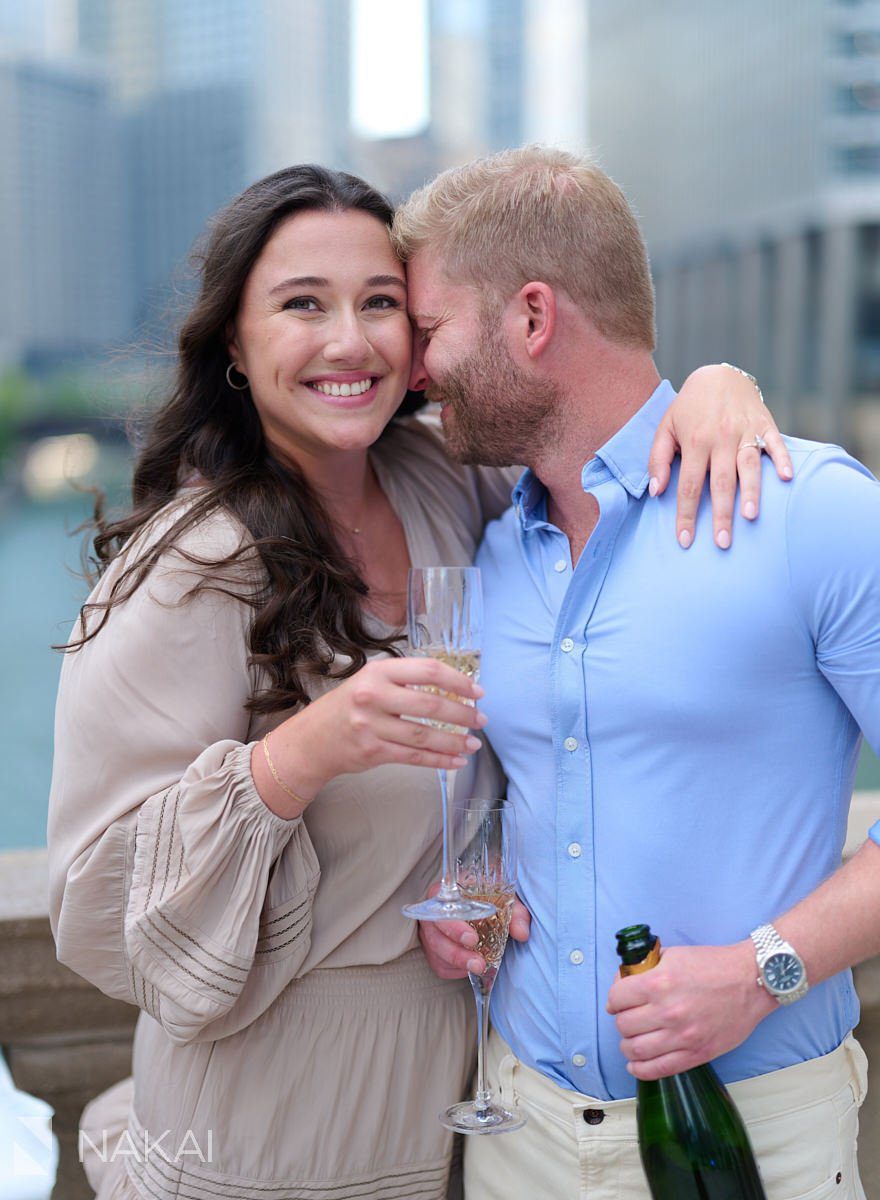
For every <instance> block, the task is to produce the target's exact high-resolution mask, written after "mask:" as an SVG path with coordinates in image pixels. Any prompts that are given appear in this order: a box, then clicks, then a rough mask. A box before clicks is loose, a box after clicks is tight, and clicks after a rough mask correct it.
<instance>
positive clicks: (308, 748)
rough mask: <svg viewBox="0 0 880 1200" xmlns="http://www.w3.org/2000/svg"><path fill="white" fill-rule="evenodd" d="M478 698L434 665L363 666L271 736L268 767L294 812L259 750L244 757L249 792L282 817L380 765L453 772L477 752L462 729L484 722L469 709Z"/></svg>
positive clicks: (474, 687)
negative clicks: (339, 779) (331, 785)
mask: <svg viewBox="0 0 880 1200" xmlns="http://www.w3.org/2000/svg"><path fill="white" fill-rule="evenodd" d="M482 695H483V689H482V688H481V687H480V686H479V684H477V683H475V682H474V681H473V680H471V679H469V678H468V677H467V676H466V675H463V674H462V673H461V672H460V671H456V670H453V668H452V667H450V666H447V665H446V664H445V663H442V662H438V661H436V660H435V659H430V658H390V659H379V660H376V661H374V662H370V663H367V665H366V666H365V667H363V668H362V669H361V670H360V671H358V672H357V674H356V675H353V676H352V677H351V679H346V680H344V681H343V682H342V683H340V684H339V685H338V687H335V688H333V689H332V690H331V691H329V692H327V693H326V694H325V695H323V696H321V697H320V698H319V699H317V700H315V701H314V702H313V703H312V704H310V705H308V707H307V708H304V709H303V710H302V711H301V712H298V713H297V714H296V715H295V716H293V717H290V718H288V720H286V721H284V722H283V723H282V724H281V725H279V726H278V727H277V729H275V730H274V731H273V733H272V734H271V753H272V763H273V765H274V767H275V769H276V771H277V772H278V775H279V777H280V779H281V780H282V781H283V783H284V784H285V785H286V786H287V787H288V788H289V789H290V790H291V791H293V792H295V793H296V795H297V796H299V797H301V798H302V801H303V804H302V806H301V807H300V811H299V812H297V811H295V809H296V805H295V803H294V802H293V801H291V799H290V797H289V794H287V795H286V794H285V792H284V790H282V788H281V787H279V785H278V784H277V783H276V781H275V780H274V779H273V777H272V774H271V773H270V770H269V767H268V764H267V763H266V761H265V756H264V754H263V751H262V749H261V747H260V746H259V745H257V746H256V747H255V751H254V755H253V758H252V769H253V773H254V779H255V782H256V785H257V789H258V791H259V792H260V795H261V796H262V797H263V800H264V801H265V802H266V804H267V805H268V806H269V808H271V809H272V810H273V812H275V813H277V814H278V815H279V816H282V817H288V818H290V817H295V816H299V815H300V812H302V811H303V809H304V808H305V806H306V804H308V803H309V802H310V801H311V800H312V799H313V798H314V796H316V795H317V793H318V792H319V791H320V790H321V788H322V787H324V785H325V784H326V783H328V782H329V780H331V779H333V778H334V777H335V776H336V775H347V774H356V773H358V772H360V771H368V770H370V768H372V767H378V766H382V765H385V764H388V763H403V764H406V765H409V766H417V767H434V768H436V769H438V770H455V769H456V768H458V767H462V766H464V765H465V763H466V762H467V756H468V755H470V754H473V753H474V752H475V751H476V750H478V749H479V747H480V742H479V739H477V738H475V737H473V735H472V734H470V733H469V732H468V730H471V729H480V728H482V726H483V725H484V724H485V721H486V718H485V717H484V716H483V714H482V713H481V712H479V711H478V710H477V709H476V708H475V707H474V703H475V702H476V701H477V700H478V699H479V698H480V697H481V696H482ZM456 697H461V699H457V698H456ZM468 701H469V703H468ZM428 722H430V724H429V723H428ZM435 723H436V724H435ZM450 727H451V728H450Z"/></svg>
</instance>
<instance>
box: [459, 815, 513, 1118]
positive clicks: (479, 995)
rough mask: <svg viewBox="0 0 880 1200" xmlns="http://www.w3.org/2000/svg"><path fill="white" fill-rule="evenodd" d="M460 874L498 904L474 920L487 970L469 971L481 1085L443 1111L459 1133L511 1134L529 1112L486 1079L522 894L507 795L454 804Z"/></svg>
mask: <svg viewBox="0 0 880 1200" xmlns="http://www.w3.org/2000/svg"><path fill="white" fill-rule="evenodd" d="M453 829H454V843H453V846H454V849H453V852H454V855H455V873H456V878H457V880H458V886H459V888H460V889H461V893H462V895H463V896H466V897H469V898H471V899H474V900H483V901H487V902H489V903H491V904H493V905H494V906H495V910H496V911H495V913H494V915H493V916H491V917H484V918H482V919H481V920H476V921H471V925H472V926H473V928H474V930H475V931H476V934H477V937H478V938H479V942H478V944H477V947H476V951H477V953H478V954H482V956H483V958H484V959H485V960H486V970H485V971H484V972H483V974H482V975H473V974H469V975H468V978H469V979H470V981H471V987H472V988H473V990H474V999H475V1000H476V1003H477V1090H476V1095H475V1096H474V1098H473V1100H466V1101H463V1102H462V1103H461V1104H453V1105H452V1107H451V1108H447V1109H446V1111H445V1112H443V1113H441V1114H440V1120H441V1121H442V1122H443V1124H444V1125H445V1126H446V1128H447V1129H453V1130H455V1131H456V1132H457V1133H510V1132H511V1131H512V1130H514V1129H519V1128H520V1127H521V1126H522V1125H524V1124H525V1122H526V1117H525V1114H524V1113H521V1112H519V1111H518V1110H517V1109H516V1108H505V1107H504V1105H503V1104H501V1103H500V1102H499V1101H498V1100H496V1098H495V1097H494V1096H493V1095H492V1091H491V1089H490V1088H489V1084H488V1082H487V1079H486V1039H487V1038H488V1035H489V998H490V996H491V994H492V987H493V985H494V983H495V979H496V977H497V975H498V968H499V967H500V965H501V958H502V955H503V954H504V947H505V946H506V945H507V932H508V929H509V927H510V916H511V913H512V912H513V902H514V898H515V895H516V822H515V819H514V813H513V809H512V808H511V807H510V806H509V805H508V804H505V803H504V802H503V801H501V800H480V799H474V800H466V801H464V802H463V803H462V804H460V805H456V806H455V808H454V820H453Z"/></svg>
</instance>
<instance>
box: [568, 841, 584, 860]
mask: <svg viewBox="0 0 880 1200" xmlns="http://www.w3.org/2000/svg"><path fill="white" fill-rule="evenodd" d="M568 853H569V855H570V856H571V857H572V858H580V856H581V854H582V851H581V847H580V843H579V842H572V843H571V845H570V846H569V847H568Z"/></svg>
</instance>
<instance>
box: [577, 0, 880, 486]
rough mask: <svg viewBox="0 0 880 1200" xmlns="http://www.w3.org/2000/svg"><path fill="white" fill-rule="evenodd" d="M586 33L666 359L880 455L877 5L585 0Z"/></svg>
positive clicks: (601, 126) (608, 164)
mask: <svg viewBox="0 0 880 1200" xmlns="http://www.w3.org/2000/svg"><path fill="white" fill-rule="evenodd" d="M589 33H590V39H589V48H590V54H589V71H588V79H589V115H590V140H591V146H592V148H593V150H594V152H595V154H596V156H597V158H598V160H599V162H600V163H601V164H602V165H603V166H604V167H605V168H606V169H607V170H608V172H609V173H610V174H611V175H612V176H613V177H614V178H615V179H616V180H617V181H618V182H619V183H620V184H621V186H622V187H623V188H624V190H625V191H626V193H627V195H628V196H629V198H630V199H631V200H632V202H633V203H634V205H635V207H636V209H637V210H638V212H639V214H640V216H641V219H642V222H643V227H644V230H645V233H646V237H647V241H648V246H649V249H650V252H651V256H652V265H653V270H654V277H655V282H656V288H657V302H658V305H657V309H658V328H659V339H660V353H659V363H660V365H661V368H662V370H663V371H664V373H666V374H668V375H669V376H670V378H672V379H673V380H681V379H682V378H683V377H684V375H685V374H686V373H687V372H688V370H690V369H691V368H692V367H693V366H695V365H696V364H698V363H700V362H705V361H708V360H717V359H722V360H723V359H726V360H728V361H733V362H737V363H740V364H742V365H743V366H744V367H747V368H748V369H749V370H751V371H754V372H755V373H756V374H757V375H758V376H759V378H760V379H761V381H762V383H763V384H764V385H765V392H766V394H767V396H768V399H770V400H771V401H772V403H773V405H774V409H775V411H776V412H777V414H778V416H779V418H780V423H781V424H782V425H783V426H784V427H786V428H788V429H790V430H791V431H792V432H795V433H800V434H802V435H804V436H813V437H821V438H826V439H828V438H830V439H832V440H843V441H845V442H846V443H847V445H852V446H854V447H855V448H856V449H857V450H858V451H859V452H860V453H861V454H862V455H863V456H865V457H867V458H869V459H870V460H872V461H873V462H875V463H877V462H878V461H880V406H878V404H877V400H878V398H880V5H878V4H877V3H869V2H859V0H856V2H845V0H797V3H780V4H774V5H767V4H764V3H762V2H761V0H739V2H738V3H737V4H734V5H726V4H725V5H722V4H711V5H700V6H698V8H697V9H695V6H694V5H693V4H691V3H688V2H687V0H666V2H665V3H664V4H662V5H657V4H654V3H652V2H651V0H591V3H590V30H589Z"/></svg>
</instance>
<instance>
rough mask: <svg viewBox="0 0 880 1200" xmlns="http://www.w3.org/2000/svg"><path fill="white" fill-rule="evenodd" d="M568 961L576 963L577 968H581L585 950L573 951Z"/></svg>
mask: <svg viewBox="0 0 880 1200" xmlns="http://www.w3.org/2000/svg"><path fill="white" fill-rule="evenodd" d="M568 961H569V962H571V963H574V965H575V966H576V967H579V966H580V965H581V963H582V962H583V961H584V952H583V950H572V952H571V954H569V956H568Z"/></svg>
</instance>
